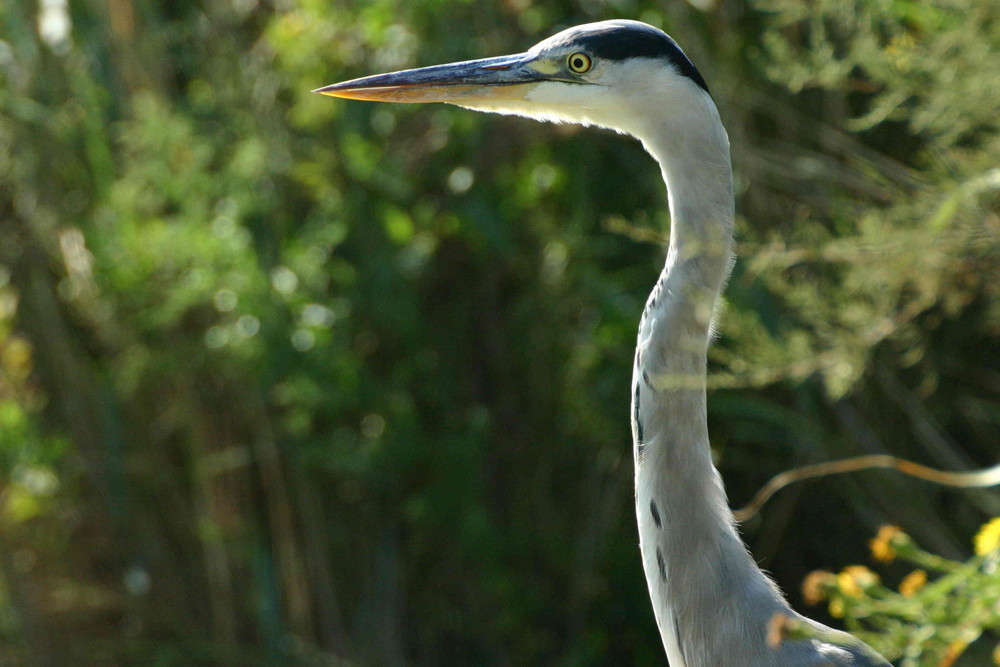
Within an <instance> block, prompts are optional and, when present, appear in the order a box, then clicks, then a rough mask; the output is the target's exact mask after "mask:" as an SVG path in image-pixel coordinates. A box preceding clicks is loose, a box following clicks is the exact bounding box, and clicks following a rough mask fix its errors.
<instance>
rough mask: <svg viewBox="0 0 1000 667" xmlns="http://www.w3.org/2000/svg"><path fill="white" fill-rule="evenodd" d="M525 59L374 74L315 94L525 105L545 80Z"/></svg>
mask: <svg viewBox="0 0 1000 667" xmlns="http://www.w3.org/2000/svg"><path fill="white" fill-rule="evenodd" d="M533 61H535V57H534V56H532V55H529V54H527V53H519V54H517V55H512V56H500V57H498V58H483V59H482V60H468V61H466V62H460V63H451V64H449V65H435V66H433V67H422V68H420V69H408V70H404V71H402V72H392V73H390V74H376V75H375V76H366V77H364V78H361V79H353V80H351V81H344V82H343V83H335V84H333V85H331V86H326V87H324V88H317V89H316V90H314V91H313V92H314V93H320V94H321V95H330V96H332V97H346V98H350V99H354V100H373V101H380V102H453V103H461V102H471V101H478V100H497V99H524V95H525V93H527V92H528V89H529V88H531V87H533V85H534V84H536V83H538V82H540V81H544V80H546V78H547V77H546V76H545V75H544V74H543V73H542V72H540V71H538V70H537V69H535V68H534V67H532V66H531V63H532V62H533Z"/></svg>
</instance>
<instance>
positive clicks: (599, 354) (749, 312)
mask: <svg viewBox="0 0 1000 667" xmlns="http://www.w3.org/2000/svg"><path fill="white" fill-rule="evenodd" d="M998 14H1000V6H998V5H997V3H980V2H974V1H973V0H947V1H945V0H933V1H931V2H924V1H918V0H912V1H910V0H870V1H862V0H857V1H856V2H849V3H844V2H837V1H835V0H819V1H818V2H813V3H808V4H803V3H801V2H799V1H798V0H768V1H764V0H758V1H755V2H752V3H749V4H746V5H744V4H741V3H735V2H723V3H721V4H720V5H719V6H718V7H715V8H714V9H711V10H709V11H707V12H705V13H701V12H699V11H697V10H695V9H693V8H691V7H689V6H687V5H684V4H682V3H679V2H678V3H670V4H669V5H664V4H661V3H654V2H648V1H640V0H622V1H619V2H615V3H593V2H591V3H568V2H557V3H533V2H531V0H514V1H512V2H505V3H497V4H495V5H485V6H484V5H483V3H471V2H442V1H440V0H422V1H420V2H416V1H413V0H410V1H408V2H399V1H397V0H371V1H370V2H366V3H364V4H361V5H359V4H358V3H345V2H316V1H314V0H303V1H301V2H297V3H296V2H273V3H262V2H259V0H232V1H230V2H222V1H220V0H203V1H202V2H193V1H191V0H184V1H180V2H174V3H160V4H156V3H136V2H134V1H133V0H109V1H108V2H106V3H97V2H74V3H71V4H70V5H66V4H63V3H60V2H42V3H38V4H36V3H28V2H23V1H22V2H13V3H4V4H2V5H0V151H2V154H3V155H5V156H7V159H4V160H0V365H2V368H0V504H2V508H0V572H2V575H3V576H2V580H3V585H2V596H0V646H2V653H3V655H4V656H9V659H10V660H11V661H13V662H27V661H31V660H36V661H38V662H50V663H66V662H102V663H135V662H156V663H160V664H191V663H220V664H237V663H244V664H247V663H253V664H260V663H264V664H267V663H284V662H295V663H313V662H316V663H327V662H331V661H332V662H338V661H341V660H344V661H350V662H356V663H360V664H400V663H405V662H412V663H416V664H427V665H439V664H564V665H582V664H601V663H606V664H610V663H622V664H635V665H641V664H661V663H662V649H661V648H660V646H659V645H658V642H657V641H656V636H657V633H656V629H655V624H654V622H653V618H652V614H651V613H650V609H649V605H648V601H647V595H646V590H645V582H644V581H643V579H642V573H641V568H640V566H639V559H638V549H637V540H636V536H635V529H634V522H633V519H632V518H631V517H632V510H631V496H632V491H631V454H630V445H629V432H628V419H627V417H628V415H627V404H628V381H629V379H628V369H629V368H630V365H631V355H632V346H633V344H634V337H635V327H636V323H637V320H638V316H639V313H640V311H641V308H642V304H643V302H644V299H645V296H646V293H647V292H648V289H649V287H650V285H651V284H652V281H653V280H654V277H655V276H656V275H657V272H658V271H659V269H660V267H661V265H662V261H663V258H662V250H661V248H660V247H659V243H660V241H661V240H662V239H663V237H664V234H665V231H664V230H665V229H667V225H668V224H669V221H668V220H667V217H666V213H665V206H664V202H663V194H664V193H663V186H662V183H661V182H660V181H659V175H658V173H657V170H656V169H655V167H654V165H653V163H652V162H651V160H650V159H649V158H648V157H647V156H646V155H645V154H644V153H643V152H642V150H641V148H640V147H639V146H638V145H637V144H635V142H629V141H626V140H624V139H623V138H621V137H617V136H612V135H610V134H609V133H601V132H594V131H586V132H584V131H580V130H579V129H578V128H572V127H551V126H550V127H546V126H542V125H538V124H534V123H530V122H528V121H523V120H518V119H511V118H501V117H492V118H491V117H485V116H481V115H477V114H473V113H471V112H467V111H462V110H458V109H453V108H448V107H414V108H411V107H408V106H392V105H368V104H361V103H346V102H339V101H333V100H330V99H325V98H321V97H320V96H317V95H313V94H311V93H310V92H309V91H310V90H312V89H314V88H316V87H318V86H321V85H324V84H327V83H331V82H333V81H336V80H342V79H346V78H350V77H353V76H359V75H363V74H370V73H373V72H377V71H386V70H391V69H398V68H402V67H407V66H418V65H424V64H433V63H438V62H447V61H452V60H460V59H466V58H473V57H480V56H486V55H495V54H501V53H508V52H514V51H518V50H522V49H524V48H526V47H527V46H529V45H530V44H532V43H534V42H535V41H537V40H539V39H541V38H544V37H546V36H548V35H550V34H552V33H553V32H554V31H556V30H557V29H558V28H560V27H565V26H568V25H572V24H575V23H582V22H586V21H591V20H599V19H604V18H614V17H629V18H638V19H641V20H645V21H648V22H651V23H653V24H656V25H658V26H661V27H663V28H664V29H666V30H667V31H668V32H670V33H672V34H673V35H674V36H675V37H677V39H678V41H679V42H680V43H681V44H682V45H683V46H684V48H685V49H686V50H687V51H688V53H689V54H690V55H691V56H692V58H693V59H694V60H695V62H696V63H698V65H699V67H700V68H701V69H702V71H703V72H704V74H705V75H706V78H707V79H708V80H709V82H710V85H711V87H712V90H713V93H714V95H715V98H716V100H717V102H718V103H719V105H720V108H721V110H722V114H723V118H724V120H725V122H726V124H727V127H728V128H729V131H730V135H731V138H732V139H733V156H734V161H735V166H736V175H737V179H738V184H739V190H740V192H739V197H740V199H739V202H738V209H739V211H740V213H741V216H742V217H741V218H740V220H739V225H738V226H739V230H738V254H739V262H738V263H737V266H736V269H735V272H734V274H733V278H732V280H731V281H730V285H729V288H728V291H727V302H728V305H727V308H726V310H725V312H724V315H723V317H722V320H721V330H720V335H719V340H718V341H717V344H716V345H715V347H714V348H713V350H712V353H711V355H712V356H711V377H710V383H711V386H712V387H713V392H712V395H711V396H710V407H709V410H710V422H711V423H710V427H711V430H712V434H713V445H714V447H715V448H716V455H717V460H718V462H719V465H720V468H721V469H722V471H723V474H724V476H725V478H726V480H727V485H728V488H729V491H730V496H731V498H732V499H733V502H734V504H740V503H741V501H743V500H744V499H746V498H748V497H749V496H750V494H751V493H752V492H753V491H754V490H755V489H756V488H757V487H758V486H759V485H760V484H762V483H763V482H764V481H765V480H766V479H767V478H768V477H769V476H770V475H772V474H773V473H775V472H777V471H779V470H781V469H783V468H785V467H788V466H791V465H795V464H798V463H808V462H815V461H819V460H827V459H831V458H835V457H838V456H844V455H848V454H857V453H891V454H893V455H897V456H903V457H908V458H913V459H916V460H920V461H922V462H924V463H926V464H929V465H934V466H938V467H943V468H949V469H966V468H974V467H978V466H981V465H986V464H991V463H993V462H994V461H995V458H996V443H997V442H998V440H1000V437H998V436H1000V345H998V338H1000V336H998V334H1000V306H998V303H1000V299H998V296H1000V294H998V290H1000V243H998V241H1000V213H998V211H1000V194H998V190H1000V172H998V171H997V165H998V164H1000V134H998V132H997V123H998V116H997V113H996V110H997V108H1000V99H998V96H1000V67H998V66H997V56H996V54H997V52H998V46H1000V15H998ZM997 514H1000V501H998V499H997V497H996V495H995V494H991V493H988V492H961V493H958V492H954V491H948V490H942V489H937V488H931V487H929V486H927V485H926V484H923V483H920V482H915V481H911V480H906V479H902V478H900V477H898V476H895V475H893V474H891V473H886V472H872V473H861V474H858V475H856V476H854V477H851V478H837V479H836V481H833V480H830V481H821V482H816V483H813V484H810V485H809V486H807V487H805V488H801V489H796V490H789V491H786V492H784V493H783V494H781V495H780V496H779V497H777V498H776V499H775V500H774V501H773V502H772V504H771V505H770V506H769V507H768V508H767V509H766V510H765V512H764V515H763V517H762V519H758V520H755V521H754V522H751V523H750V524H748V525H747V526H746V527H745V532H746V535H747V539H748V541H749V542H750V545H751V547H752V549H753V550H754V553H755V555H756V556H757V557H758V558H759V559H761V560H762V562H763V563H764V564H765V566H766V567H767V568H768V569H769V570H770V571H771V572H773V573H774V575H775V577H776V578H777V579H778V581H779V583H781V584H782V586H783V588H784V589H785V590H786V591H789V592H790V594H791V596H792V599H793V602H795V603H796V604H798V603H799V602H800V601H801V599H800V598H799V597H798V593H797V591H798V590H799V582H801V581H802V579H803V578H804V577H805V575H806V574H807V573H808V572H810V571H811V570H813V569H815V568H816V567H831V568H839V567H841V566H842V564H844V563H849V562H859V561H860V560H861V559H863V558H865V537H866V536H867V535H868V534H870V533H872V532H874V530H875V528H876V527H877V526H879V525H881V524H883V523H887V522H891V523H894V524H899V525H900V526H902V527H903V528H904V529H905V530H906V532H907V533H908V534H910V535H912V536H913V539H914V540H916V541H918V542H919V543H920V544H922V545H924V546H925V547H926V548H927V549H928V552H930V553H935V554H940V557H942V558H948V559H951V560H954V561H965V560H966V559H967V558H969V557H970V555H969V553H968V551H969V547H968V545H969V544H970V542H969V538H970V536H971V535H972V534H973V533H974V532H975V531H976V530H977V529H978V527H979V526H980V525H981V524H982V523H983V521H984V520H985V519H986V518H987V517H990V516H995V515H997ZM980 558H981V557H980ZM984 572H985V570H984ZM987 574H989V573H987ZM990 576H992V577H993V579H992V581H993V584H992V585H994V586H995V577H996V574H995V571H994V572H993V573H992V574H991V575H990ZM959 594H961V592H960V593H959ZM941 599H946V598H941ZM948 599H950V598H948ZM926 602H927V604H928V607H927V608H928V609H931V608H933V604H934V600H927V601H926ZM948 622H951V621H948ZM994 627H995V626H994ZM941 636H950V635H948V633H947V631H946V630H942V634H941ZM890 648H891V647H890ZM886 650H887V651H888V650H889V649H888V648H887V649H886ZM900 650H902V649H900ZM990 650H991V644H990V643H989V641H988V640H985V639H984V640H980V641H978V642H976V643H975V644H973V645H972V646H971V647H969V648H968V650H966V651H965V652H964V654H963V655H964V657H963V658H962V660H966V659H967V660H968V661H969V662H968V664H970V665H973V664H983V662H984V661H986V660H988V658H987V657H986V656H988V655H989V651H990ZM935 655H936V654H935ZM6 659H7V658H5V660H6ZM929 660H930V658H929ZM919 664H937V663H936V662H933V661H930V662H927V661H925V662H923V663H919ZM958 664H962V663H961V660H960V661H959V663H958Z"/></svg>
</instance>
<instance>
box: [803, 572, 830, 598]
mask: <svg viewBox="0 0 1000 667" xmlns="http://www.w3.org/2000/svg"><path fill="white" fill-rule="evenodd" d="M834 581H836V578H835V577H834V576H833V573H832V572H827V571H826V570H813V571H812V572H810V573H809V574H807V575H806V578H805V579H803V580H802V599H803V600H805V601H806V604H818V603H820V602H822V601H823V600H825V599H826V590H825V589H826V588H827V587H829V586H831V585H832V584H833V583H834Z"/></svg>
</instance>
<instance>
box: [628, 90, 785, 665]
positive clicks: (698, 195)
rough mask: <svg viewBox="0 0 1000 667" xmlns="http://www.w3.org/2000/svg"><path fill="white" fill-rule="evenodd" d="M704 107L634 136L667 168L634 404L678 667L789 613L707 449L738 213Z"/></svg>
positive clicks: (660, 594) (644, 498)
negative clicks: (666, 216)
mask: <svg viewBox="0 0 1000 667" xmlns="http://www.w3.org/2000/svg"><path fill="white" fill-rule="evenodd" d="M705 103H706V108H705V114H703V115H700V116H692V117H689V118H687V119H685V125H684V130H685V131H684V132H680V133H679V132H677V126H676V123H674V122H672V123H671V126H672V128H673V129H672V130H668V128H667V126H666V123H664V124H663V125H656V124H653V125H650V126H648V127H645V128H642V130H641V132H636V135H637V136H639V138H640V139H641V141H642V142H643V144H644V145H645V147H646V149H647V150H648V151H649V152H650V153H651V154H652V155H653V156H654V157H655V158H656V159H657V161H658V162H659V163H660V166H661V169H662V171H663V176H664V180H665V181H666V184H667V189H668V194H669V201H670V216H671V230H670V245H669V248H668V251H667V260H666V264H665V266H664V269H663V272H662V273H661V275H660V277H659V280H658V281H657V284H656V287H655V288H654V290H653V293H652V294H651V295H650V297H649V301H648V302H647V305H646V309H645V311H644V313H643V318H642V321H641V324H640V328H639V337H638V345H637V349H636V360H635V369H634V376H633V397H632V399H633V406H632V407H633V409H632V418H633V436H634V439H635V464H636V503H637V504H636V513H637V517H638V523H639V535H640V546H641V550H642V554H643V565H644V567H645V570H646V578H647V582H648V585H649V591H650V596H651V597H652V600H653V605H654V609H655V612H656V617H657V623H658V624H659V626H660V633H661V636H662V638H663V641H664V645H665V647H666V649H667V654H668V657H669V658H670V664H671V667H685V666H688V667H691V666H693V665H724V664H728V663H729V661H730V660H733V659H736V660H739V659H741V658H740V657H739V654H730V655H726V653H725V651H726V648H727V637H731V638H732V641H733V644H732V645H733V646H736V645H737V644H738V643H739V642H740V639H741V638H745V637H746V636H747V635H748V634H749V635H759V638H760V644H761V647H762V648H763V647H764V626H765V624H766V622H767V619H768V618H770V616H771V614H773V613H774V612H776V611H781V610H785V609H787V607H786V606H785V603H784V601H783V599H782V598H781V595H780V593H778V592H777V590H776V589H775V588H774V586H773V585H772V584H771V583H770V581H769V580H768V579H767V578H766V577H765V576H764V575H763V574H762V573H761V572H760V570H759V569H758V568H757V567H756V565H755V564H754V563H753V561H752V559H751V558H750V557H749V554H748V553H747V551H746V548H745V547H744V546H743V543H742V541H741V540H740V538H739V536H738V534H737V532H736V529H735V527H734V524H733V518H732V514H731V513H730V511H729V509H728V504H727V502H726V496H725V491H724V490H723V486H722V482H721V479H720V477H719V475H718V472H717V471H716V469H715V468H714V466H713V465H712V460H711V452H710V449H709V440H708V425H707V416H706V405H705V364H706V351H707V347H708V341H709V338H710V328H711V321H712V316H713V313H714V311H715V306H716V301H717V299H718V295H719V292H720V291H721V289H722V286H723V284H724V282H725V279H726V277H727V274H728V271H729V267H730V263H731V246H732V231H733V219H734V212H733V191H732V168H731V165H730V160H729V142H728V138H727V137H726V134H725V130H723V128H722V125H721V122H720V121H719V119H718V114H717V112H716V111H715V107H714V105H713V104H712V103H711V101H710V100H709V99H708V98H707V96H706V98H705ZM672 120H675V119H672ZM690 619H697V622H693V620H690ZM742 657H743V658H745V657H747V656H746V654H745V653H744V654H742ZM745 664H751V663H745Z"/></svg>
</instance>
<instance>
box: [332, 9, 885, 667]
mask: <svg viewBox="0 0 1000 667" xmlns="http://www.w3.org/2000/svg"><path fill="white" fill-rule="evenodd" d="M317 92H320V93H324V94H328V95H333V96H340V97H349V98H356V99H368V100H385V101H394V102H431V101H439V102H449V103H452V104H457V105H460V106H464V107H468V108H471V109H476V110H480V111H490V112H496V113H506V114H516V115H521V116H526V117H530V118H536V119H539V120H545V121H554V122H569V123H579V124H583V125H597V126H601V127H606V128H610V129H613V130H616V131H618V132H621V133H623V134H628V135H631V136H633V137H636V138H637V139H639V141H641V142H642V144H643V146H645V148H646V150H647V151H649V153H650V154H651V155H652V156H653V157H654V158H655V159H656V160H657V162H658V163H659V165H660V168H661V171H662V174H663V178H664V181H665V182H666V185H667V191H668V203H669V207H670V218H671V228H670V244H669V247H668V249H667V257H666V262H665V265H664V269H663V271H662V273H661V274H660V276H659V279H658V280H657V282H656V284H655V286H654V289H653V292H652V294H651V295H650V297H649V300H648V301H647V304H646V308H645V310H644V311H643V314H642V318H641V321H640V324H639V335H638V341H637V346H636V355H635V365H634V368H633V377H632V410H631V418H632V433H633V438H634V441H635V442H634V455H635V480H636V517H637V520H638V525H639V540H640V551H641V553H642V561H643V567H644V568H645V572H646V581H647V584H648V586H649V593H650V597H651V600H652V602H653V609H654V612H655V614H656V620H657V624H658V626H659V628H660V635H661V639H662V641H663V645H664V648H665V649H666V652H667V657H668V659H669V661H670V664H671V665H672V667H727V666H732V667H772V666H773V667H777V666H779V665H781V666H786V665H796V666H798V665H886V664H888V663H887V662H886V661H885V660H884V659H882V658H881V657H880V656H879V655H878V654H877V653H875V652H874V651H872V650H871V649H870V648H868V647H867V646H866V645H864V644H863V643H862V642H860V641H859V640H857V639H855V638H853V637H851V636H850V635H847V634H845V633H842V632H837V631H834V630H831V629H830V628H826V627H825V626H822V625H820V624H818V623H814V622H812V621H808V620H807V619H805V618H803V617H801V616H800V615H798V614H797V613H796V612H794V611H792V610H791V609H790V608H789V606H788V604H787V603H786V602H785V599H784V597H783V596H782V595H781V593H780V592H779V591H778V589H777V587H776V586H775V585H774V584H773V583H772V582H771V581H770V580H769V579H768V578H767V577H766V576H765V575H764V573H763V572H761V570H760V568H758V567H757V565H756V563H754V561H753V559H752V558H751V557H750V554H749V553H748V552H747V550H746V547H745V546H744V545H743V542H742V540H741V539H740V537H739V535H738V533H737V530H736V526H735V522H734V520H733V516H732V513H731V512H730V511H729V507H728V505H727V501H726V494H725V491H724V489H723V485H722V480H721V478H720V477H719V474H718V471H716V469H715V467H714V466H713V465H712V460H711V452H710V449H709V442H708V425H707V417H706V407H705V370H706V369H705V364H706V353H707V348H708V344H709V341H710V339H711V328H712V320H713V317H714V315H715V310H716V306H717V301H718V296H719V293H720V292H721V290H722V286H723V284H724V282H725V280H726V277H727V276H728V274H729V270H730V266H731V263H732V251H731V246H732V231H733V219H734V215H735V214H734V210H733V206H734V204H733V183H732V167H731V163H730V158H729V139H728V137H727V135H726V131H725V129H724V128H723V126H722V122H721V120H720V118H719V113H718V110H717V109H716V107H715V103H714V102H713V101H712V98H711V96H710V95H709V93H708V86H707V85H706V83H705V81H704V79H703V78H702V76H701V74H700V73H699V72H698V70H697V69H696V68H695V66H694V65H693V64H692V63H691V61H690V60H689V59H688V58H687V56H686V55H684V53H683V51H681V49H680V47H678V46H677V44H676V42H674V41H673V39H671V38H670V37H669V36H667V35H666V34H665V33H663V32H662V31H660V30H658V29H656V28H654V27H652V26H649V25H646V24H642V23H638V22H635V21H605V22H602V23H594V24H588V25H584V26H578V27H575V28H570V29H569V30H566V31H563V32H561V33H559V34H557V35H554V36H553V37H551V38H549V39H547V40H545V41H543V42H541V43H539V44H537V45H536V46H535V47H533V48H532V49H530V50H529V51H528V52H526V53H523V54H516V55H513V56H503V57H500V58H487V59H484V60H478V61H468V62H464V63H456V64H453V65H439V66H435V67H430V68H423V69H418V70H408V71H404V72H394V73H391V74H381V75H376V76H372V77H366V78H363V79H357V80H354V81H347V82H344V83H340V84H335V85H333V86H327V87H326V88H322V89H320V90H318V91H317ZM775 614H784V615H786V616H788V617H791V618H793V619H796V620H798V621H799V622H801V623H805V624H808V625H807V627H811V628H813V629H814V633H813V634H814V635H815V637H814V638H810V639H806V640H803V639H797V640H789V641H785V642H783V643H782V644H781V645H780V646H778V647H772V646H770V645H769V644H768V642H767V641H766V632H767V626H768V622H769V621H770V619H771V618H772V617H773V616H774V615H775Z"/></svg>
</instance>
